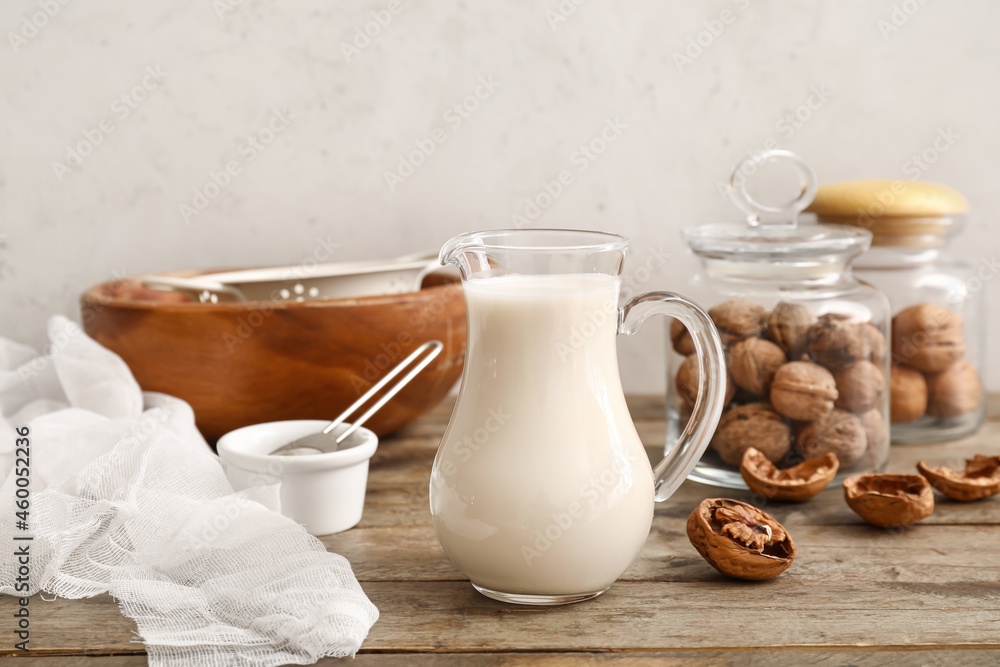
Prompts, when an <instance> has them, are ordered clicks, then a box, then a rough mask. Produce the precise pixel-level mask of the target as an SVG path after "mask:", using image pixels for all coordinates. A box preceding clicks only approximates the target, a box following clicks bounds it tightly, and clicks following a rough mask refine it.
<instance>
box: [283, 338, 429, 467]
mask: <svg viewBox="0 0 1000 667" xmlns="http://www.w3.org/2000/svg"><path fill="white" fill-rule="evenodd" d="M442 349H444V345H443V344H442V343H441V341H439V340H430V341H427V342H426V343H424V344H423V345H421V346H420V347H418V348H417V349H416V350H414V351H413V352H412V353H411V354H410V356H408V357H407V358H406V359H403V360H402V361H401V362H399V365H397V366H396V367H395V368H393V369H392V370H391V371H389V372H388V373H387V374H386V376H385V377H384V378H382V379H381V380H379V381H378V382H377V383H376V384H375V386H373V387H372V388H371V389H369V390H368V391H366V392H365V394H364V395H363V396H362V397H361V398H359V399H358V400H356V401H354V403H353V404H352V405H351V407H349V408H347V409H346V410H344V411H343V412H342V413H340V414H339V415H338V416H337V418H336V419H334V420H333V421H332V422H330V423H329V424H327V426H326V428H324V429H323V430H322V431H320V432H319V433H311V434H309V435H307V436H304V437H302V438H299V439H298V440H293V441H292V442H290V443H288V444H287V445H282V446H281V447H278V448H277V449H275V450H274V451H273V452H271V455H272V456H310V455H313V454H325V453H327V452H335V451H337V449H339V447H340V443H342V442H343V441H344V440H346V439H347V437H348V436H350V435H351V434H352V433H354V431H356V430H357V429H358V428H359V427H360V426H361V425H362V424H364V423H365V422H366V421H368V418H369V417H371V416H372V415H373V414H375V413H376V412H378V410H379V409H380V408H381V407H382V406H383V405H385V404H386V403H388V402H389V399H391V398H392V397H393V396H395V395H396V394H397V393H399V390H400V389H402V388H403V387H405V386H406V385H407V384H409V382H410V380H412V379H413V378H415V377H416V376H417V374H418V373H420V371H422V370H424V369H425V368H426V367H427V365H428V364H430V363H431V362H432V361H434V358H435V357H437V356H438V355H439V354H441V350H442ZM427 350H430V351H431V352H430V354H429V355H427V357H425V358H424V359H423V360H421V361H420V363H418V364H417V365H416V366H415V367H414V368H413V369H412V370H410V372H409V373H407V374H406V375H405V376H404V377H403V379H401V380H400V381H399V382H397V383H396V384H394V385H393V386H392V387H391V388H390V389H389V390H388V391H387V392H386V393H385V395H384V396H382V398H380V399H379V400H378V401H376V403H375V405H373V406H372V407H370V408H368V410H367V412H365V413H364V414H363V415H361V416H360V417H358V419H357V421H355V422H354V423H352V424H351V426H350V428H348V429H347V430H346V431H344V432H343V433H341V434H340V435H338V436H337V437H336V439H334V437H333V436H331V435H330V433H331V432H332V431H333V430H334V429H336V428H337V427H338V426H340V425H341V424H343V423H344V422H345V421H346V420H347V418H348V417H350V416H351V414H352V413H354V411H355V410H357V409H359V408H360V407H361V406H362V405H364V404H365V403H367V402H368V400H369V399H371V398H372V397H373V396H375V394H376V393H378V391H379V390H380V389H382V388H383V387H385V386H386V385H387V384H389V381H390V380H392V379H393V378H394V377H396V376H397V375H399V374H400V373H402V372H403V371H404V370H405V369H406V368H407V367H408V366H409V365H410V364H411V363H412V362H413V361H415V360H416V359H417V358H418V357H420V355H421V354H423V353H424V352H426V351H427Z"/></svg>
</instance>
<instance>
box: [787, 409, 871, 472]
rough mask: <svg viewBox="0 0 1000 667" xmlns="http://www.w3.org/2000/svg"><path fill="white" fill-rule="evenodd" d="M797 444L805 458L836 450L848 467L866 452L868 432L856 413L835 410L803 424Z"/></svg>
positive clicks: (841, 460) (842, 463)
mask: <svg viewBox="0 0 1000 667" xmlns="http://www.w3.org/2000/svg"><path fill="white" fill-rule="evenodd" d="M796 446H797V447H798V449H799V453H800V454H802V456H803V457H804V458H807V459H813V458H816V457H819V456H823V455H824V454H828V453H833V454H836V456H837V460H838V461H840V465H842V466H844V467H847V466H849V465H851V464H853V463H855V462H857V461H858V460H859V459H860V458H861V457H862V456H864V455H865V451H866V450H867V448H868V434H867V433H866V432H865V427H864V425H863V424H862V423H861V420H860V419H858V418H857V417H856V416H855V415H853V414H851V413H850V412H846V411H844V410H834V411H833V412H831V413H830V414H829V415H826V416H825V417H822V418H821V419H817V420H816V421H813V422H809V423H808V424H805V425H804V426H802V427H801V428H800V429H799V432H798V434H797V436H796Z"/></svg>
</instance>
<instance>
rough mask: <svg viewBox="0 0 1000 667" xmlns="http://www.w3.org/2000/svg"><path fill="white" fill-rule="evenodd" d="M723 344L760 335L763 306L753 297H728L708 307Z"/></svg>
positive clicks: (762, 323) (762, 324) (762, 322)
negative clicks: (726, 299)
mask: <svg viewBox="0 0 1000 667" xmlns="http://www.w3.org/2000/svg"><path fill="white" fill-rule="evenodd" d="M708 314H709V315H710V316H711V318H712V321H713V322H715V326H716V328H718V330H719V335H720V336H721V337H722V343H723V344H724V345H730V344H732V343H735V342H737V341H740V340H743V339H744V338H749V337H750V336H758V335H760V332H761V329H763V327H764V306H762V305H760V304H759V303H757V302H756V301H754V300H753V299H730V300H729V301H723V302H722V303H720V304H719V305H717V306H713V307H712V308H709V309H708Z"/></svg>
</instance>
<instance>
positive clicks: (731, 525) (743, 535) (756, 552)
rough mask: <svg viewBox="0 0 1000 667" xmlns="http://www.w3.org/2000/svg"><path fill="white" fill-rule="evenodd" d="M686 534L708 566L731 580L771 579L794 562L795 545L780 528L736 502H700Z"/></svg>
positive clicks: (761, 513) (719, 500) (764, 515)
mask: <svg viewBox="0 0 1000 667" xmlns="http://www.w3.org/2000/svg"><path fill="white" fill-rule="evenodd" d="M687 534H688V539H690V540H691V544H692V545H693V546H694V548H695V549H697V550H698V553H700V554H701V555H702V557H703V558H704V559H705V560H707V561H708V563H709V565H711V566H712V567H714V568H715V569H716V570H718V571H719V572H721V573H723V574H725V575H727V576H730V577H733V578H735V579H749V580H760V579H771V578H773V577H776V576H778V575H779V574H781V573H782V572H784V571H785V570H786V569H788V566H789V565H791V564H792V561H793V560H795V555H796V550H795V542H793V541H792V537H791V535H789V534H788V532H787V531H786V530H785V529H784V528H783V527H782V526H781V524H780V523H778V522H777V521H775V520H774V517H772V516H771V515H769V514H767V513H766V512H763V511H761V510H759V509H757V508H756V507H754V506H753V505H748V504H747V503H742V502H740V501H738V500H730V499H728V498H709V499H707V500H703V501H702V502H701V503H700V504H699V505H698V507H696V508H695V509H694V511H693V512H691V516H689V517H688V522H687Z"/></svg>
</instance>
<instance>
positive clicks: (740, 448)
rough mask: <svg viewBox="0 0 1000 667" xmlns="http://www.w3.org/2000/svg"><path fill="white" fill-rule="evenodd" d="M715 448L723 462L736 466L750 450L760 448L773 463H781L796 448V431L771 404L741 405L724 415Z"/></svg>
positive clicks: (716, 432) (720, 422) (713, 446)
mask: <svg viewBox="0 0 1000 667" xmlns="http://www.w3.org/2000/svg"><path fill="white" fill-rule="evenodd" d="M711 446H712V449H714V450H715V451H716V452H718V454H719V456H720V457H721V458H722V460H723V461H725V462H726V463H728V464H730V465H734V466H738V465H739V464H740V461H741V460H742V459H743V453H744V452H745V451H746V450H747V449H749V448H750V447H756V448H757V449H758V450H760V451H761V453H763V454H764V456H766V457H767V458H768V459H769V460H770V461H780V460H781V459H782V458H783V457H784V456H785V454H787V453H788V451H789V450H790V449H791V448H792V430H791V428H790V427H789V426H788V424H787V423H785V420H784V419H782V418H781V415H779V414H778V413H777V412H775V411H774V410H772V409H771V406H769V405H768V404H767V403H748V404H747V405H737V406H735V407H733V408H730V409H729V410H728V411H726V412H725V413H724V414H723V415H722V419H720V420H719V427H718V428H717V429H716V430H715V436H714V437H713V438H712V443H711Z"/></svg>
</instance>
